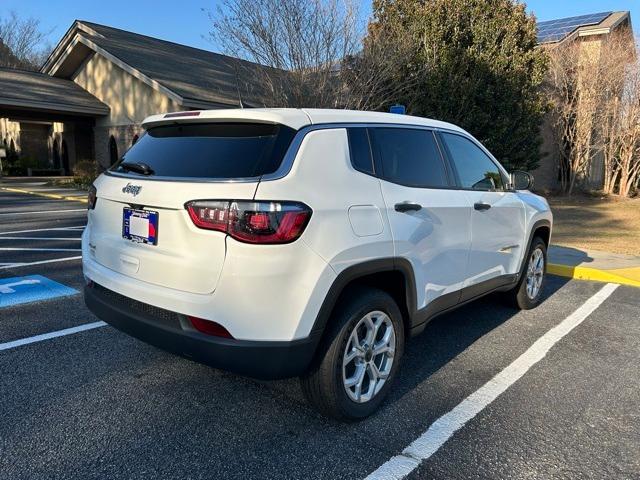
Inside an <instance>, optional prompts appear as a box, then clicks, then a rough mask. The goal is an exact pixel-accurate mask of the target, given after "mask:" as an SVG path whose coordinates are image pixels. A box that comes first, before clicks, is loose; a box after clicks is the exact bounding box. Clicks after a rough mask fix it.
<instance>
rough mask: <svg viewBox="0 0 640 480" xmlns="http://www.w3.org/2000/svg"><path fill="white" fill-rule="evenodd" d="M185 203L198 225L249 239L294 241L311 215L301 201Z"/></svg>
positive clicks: (242, 240)
mask: <svg viewBox="0 0 640 480" xmlns="http://www.w3.org/2000/svg"><path fill="white" fill-rule="evenodd" d="M185 207H186V208H187V211H188V212H189V216H190V217H191V220H192V221H193V223H194V224H195V225H196V226H197V227H199V228H205V229H208V230H218V231H221V232H225V233H228V234H229V235H231V236H232V237H233V238H235V239H236V240H239V241H241V242H246V243H261V244H274V243H289V242H293V241H294V240H296V239H297V238H298V237H300V235H302V232H303V231H304V229H305V227H306V226H307V224H308V223H309V219H310V218H311V209H310V208H309V207H307V206H306V205H305V204H303V203H299V202H262V201H255V202H253V201H244V200H195V201H193V202H188V203H187V204H186V205H185Z"/></svg>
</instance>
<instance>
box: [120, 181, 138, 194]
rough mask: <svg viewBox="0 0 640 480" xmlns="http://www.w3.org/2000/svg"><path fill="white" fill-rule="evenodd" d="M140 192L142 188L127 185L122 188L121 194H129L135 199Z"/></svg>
mask: <svg viewBox="0 0 640 480" xmlns="http://www.w3.org/2000/svg"><path fill="white" fill-rule="evenodd" d="M140 190H142V186H140V185H131V183H127V185H126V186H124V187H123V188H122V193H130V194H132V195H133V196H134V197H135V196H136V195H138V194H139V193H140Z"/></svg>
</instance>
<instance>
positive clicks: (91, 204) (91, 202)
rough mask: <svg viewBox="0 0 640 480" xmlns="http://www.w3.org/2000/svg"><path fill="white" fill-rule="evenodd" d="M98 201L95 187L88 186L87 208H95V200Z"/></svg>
mask: <svg viewBox="0 0 640 480" xmlns="http://www.w3.org/2000/svg"><path fill="white" fill-rule="evenodd" d="M97 201H98V191H97V190H96V187H94V186H93V185H91V186H90V187H89V191H88V192H87V209H89V210H93V209H94V208H96V202H97Z"/></svg>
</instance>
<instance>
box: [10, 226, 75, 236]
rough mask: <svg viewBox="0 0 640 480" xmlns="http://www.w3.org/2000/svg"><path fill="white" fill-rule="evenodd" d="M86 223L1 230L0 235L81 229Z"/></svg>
mask: <svg viewBox="0 0 640 480" xmlns="http://www.w3.org/2000/svg"><path fill="white" fill-rule="evenodd" d="M84 227H85V225H80V226H75V227H55V228H33V229H31V230H14V231H12V232H1V233H0V235H11V234H13V233H33V232H48V231H61V230H72V231H75V230H79V229H84Z"/></svg>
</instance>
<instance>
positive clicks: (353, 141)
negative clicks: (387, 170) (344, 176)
mask: <svg viewBox="0 0 640 480" xmlns="http://www.w3.org/2000/svg"><path fill="white" fill-rule="evenodd" d="M347 135H348V136H349V154H350V156H351V165H353V168H355V169H356V170H359V171H361V172H364V173H368V174H370V175H373V172H374V169H373V159H372V158H371V146H370V145H369V134H368V133H367V129H366V128H362V127H358V128H349V129H347Z"/></svg>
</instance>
